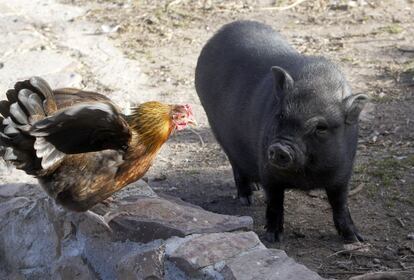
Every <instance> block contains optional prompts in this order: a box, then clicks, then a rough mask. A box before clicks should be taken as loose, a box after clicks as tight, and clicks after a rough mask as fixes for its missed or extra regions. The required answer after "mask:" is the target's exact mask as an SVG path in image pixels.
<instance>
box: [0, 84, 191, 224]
mask: <svg viewBox="0 0 414 280" xmlns="http://www.w3.org/2000/svg"><path fill="white" fill-rule="evenodd" d="M6 95H7V99H8V100H3V101H1V102H0V113H1V115H2V116H3V117H0V153H1V155H2V157H3V158H4V160H5V161H7V162H11V163H12V164H13V165H15V167H16V168H18V169H21V170H23V171H25V172H26V173H27V174H30V175H33V176H35V177H36V178H37V179H38V181H39V183H40V185H41V186H42V188H43V189H44V190H45V191H46V192H47V194H48V195H49V196H50V197H52V198H53V199H54V200H55V201H56V202H57V203H58V204H60V205H62V206H63V207H65V208H67V209H69V210H73V211H76V212H84V211H87V213H88V214H90V215H92V216H94V217H95V218H98V219H99V220H100V221H101V222H102V223H103V224H104V225H105V226H107V227H109V226H108V224H107V223H108V221H107V220H106V219H104V218H103V217H101V216H99V215H98V214H96V213H93V212H91V211H88V210H89V209H90V208H91V207H92V206H94V205H95V204H97V203H99V202H102V201H104V200H105V199H107V198H109V197H110V196H111V195H112V194H113V193H114V192H116V191H119V190H120V189H122V188H123V187H125V186H126V185H128V184H129V183H131V182H134V181H136V180H138V179H139V178H141V177H142V176H143V175H144V174H145V173H146V172H147V170H148V169H149V168H150V166H151V164H152V162H153V160H154V158H155V157H156V155H157V153H158V151H159V150H160V148H161V146H162V145H163V144H164V143H165V142H166V141H167V140H168V138H169V136H170V135H171V134H172V133H173V132H174V131H178V130H182V129H184V128H186V127H187V126H188V125H195V124H196V122H195V119H194V117H193V113H192V109H191V107H190V106H189V105H169V104H164V103H160V102H156V101H151V102H146V103H142V104H140V105H137V106H136V107H135V108H133V109H132V111H131V114H130V115H128V116H125V115H123V114H121V113H120V111H119V110H118V108H117V107H116V106H115V105H114V104H113V103H112V102H111V100H110V99H109V98H107V97H106V96H104V95H102V94H99V93H95V92H88V91H82V90H77V89H72V88H64V89H57V90H52V89H51V88H50V86H49V85H48V83H47V82H46V81H44V80H43V79H41V78H39V77H33V78H31V79H29V80H25V81H22V82H18V83H16V84H15V86H14V89H10V90H9V91H7V93H6Z"/></svg>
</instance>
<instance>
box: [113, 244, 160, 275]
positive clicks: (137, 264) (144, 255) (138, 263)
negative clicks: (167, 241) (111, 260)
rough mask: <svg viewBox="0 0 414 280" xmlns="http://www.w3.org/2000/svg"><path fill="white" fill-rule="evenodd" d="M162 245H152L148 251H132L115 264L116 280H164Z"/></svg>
mask: <svg viewBox="0 0 414 280" xmlns="http://www.w3.org/2000/svg"><path fill="white" fill-rule="evenodd" d="M160 244H162V243H152V246H149V247H148V249H147V248H146V249H143V250H141V251H132V252H131V253H129V254H127V255H125V256H124V257H123V258H122V259H121V260H120V261H119V262H118V264H117V267H116V272H117V275H116V276H117V279H128V280H133V279H136V280H140V279H152V280H157V279H159V280H162V279H164V252H165V246H164V245H163V244H162V245H160Z"/></svg>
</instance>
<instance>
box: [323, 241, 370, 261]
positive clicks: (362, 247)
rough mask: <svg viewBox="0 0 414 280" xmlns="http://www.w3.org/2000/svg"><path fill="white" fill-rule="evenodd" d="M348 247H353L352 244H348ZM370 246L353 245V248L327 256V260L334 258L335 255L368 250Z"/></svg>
mask: <svg viewBox="0 0 414 280" xmlns="http://www.w3.org/2000/svg"><path fill="white" fill-rule="evenodd" d="M349 245H354V244H349ZM370 246H371V245H370V244H362V243H361V244H355V246H353V247H352V248H350V249H344V250H340V251H337V252H335V253H333V254H331V255H329V256H328V258H330V257H333V256H336V255H340V254H344V253H350V252H354V251H358V250H361V249H366V248H369V247H370Z"/></svg>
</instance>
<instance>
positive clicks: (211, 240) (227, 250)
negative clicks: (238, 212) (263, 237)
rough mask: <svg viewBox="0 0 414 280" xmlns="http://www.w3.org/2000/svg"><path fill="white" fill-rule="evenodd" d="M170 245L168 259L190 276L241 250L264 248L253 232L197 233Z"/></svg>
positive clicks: (237, 253)
mask: <svg viewBox="0 0 414 280" xmlns="http://www.w3.org/2000/svg"><path fill="white" fill-rule="evenodd" d="M170 242H171V241H170ZM167 246H168V245H167ZM170 246H174V247H176V248H174V249H172V250H171V249H170V248H169V250H167V254H168V258H169V260H171V261H172V262H173V263H175V264H176V266H177V267H178V268H179V269H181V270H182V271H184V272H185V273H187V274H189V275H191V276H196V275H198V274H200V272H201V269H202V268H204V267H207V266H209V265H213V264H215V263H218V262H220V261H225V260H227V259H229V258H232V257H235V256H237V255H239V254H241V253H242V252H245V251H249V250H251V249H253V248H254V249H258V248H260V249H264V248H265V246H264V245H263V244H262V243H261V242H260V240H259V238H258V237H257V235H256V234H255V233H254V232H240V233H230V232H228V233H212V234H205V235H197V236H191V237H189V238H187V240H184V241H183V240H181V242H179V244H178V246H177V245H170Z"/></svg>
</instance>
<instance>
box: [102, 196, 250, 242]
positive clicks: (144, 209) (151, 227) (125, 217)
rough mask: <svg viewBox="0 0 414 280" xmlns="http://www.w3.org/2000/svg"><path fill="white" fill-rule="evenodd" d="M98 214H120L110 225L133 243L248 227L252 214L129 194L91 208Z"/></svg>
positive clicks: (123, 237) (178, 200)
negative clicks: (214, 210)
mask: <svg viewBox="0 0 414 280" xmlns="http://www.w3.org/2000/svg"><path fill="white" fill-rule="evenodd" d="M94 211H95V212H98V213H100V214H102V215H103V214H105V213H108V212H111V213H122V214H121V215H119V216H118V217H115V218H114V219H113V220H112V222H111V224H110V225H111V227H112V228H113V229H114V230H116V231H117V232H118V234H120V236H122V239H130V240H133V241H136V242H149V241H151V240H154V239H168V238H170V237H172V236H179V237H184V236H187V235H190V234H194V233H213V232H225V231H235V230H245V229H251V228H252V226H253V220H252V218H251V217H246V216H244V217H235V216H228V215H220V214H215V213H212V212H208V211H206V210H203V209H202V208H200V207H197V206H195V205H191V204H189V203H185V202H183V201H182V200H180V199H177V198H171V197H164V198H161V197H147V196H130V197H128V198H125V199H124V200H123V201H122V202H119V201H114V203H111V204H110V205H109V206H104V205H99V206H98V207H96V208H94Z"/></svg>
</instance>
